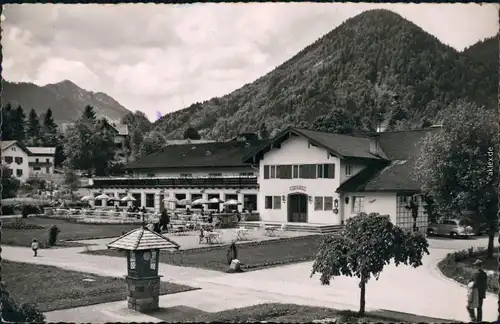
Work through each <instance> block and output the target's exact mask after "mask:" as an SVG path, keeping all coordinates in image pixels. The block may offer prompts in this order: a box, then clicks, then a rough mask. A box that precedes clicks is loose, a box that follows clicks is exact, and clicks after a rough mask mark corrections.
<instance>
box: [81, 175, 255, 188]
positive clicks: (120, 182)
mask: <svg viewBox="0 0 500 324" xmlns="http://www.w3.org/2000/svg"><path fill="white" fill-rule="evenodd" d="M92 180H93V181H92V182H93V183H92V184H89V186H88V188H146V187H148V188H150V187H160V188H161V187H165V188H236V189H243V188H258V183H257V177H196V178H195V177H184V178H183V177H176V178H166V177H165V178H160V177H157V178H125V177H107V178H93V179H92Z"/></svg>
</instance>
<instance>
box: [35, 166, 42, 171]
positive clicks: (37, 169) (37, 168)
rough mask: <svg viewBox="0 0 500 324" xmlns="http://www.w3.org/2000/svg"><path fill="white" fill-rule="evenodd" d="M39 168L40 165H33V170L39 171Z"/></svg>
mask: <svg viewBox="0 0 500 324" xmlns="http://www.w3.org/2000/svg"><path fill="white" fill-rule="evenodd" d="M41 169H42V168H41V167H39V166H36V167H33V170H35V171H40V170H41Z"/></svg>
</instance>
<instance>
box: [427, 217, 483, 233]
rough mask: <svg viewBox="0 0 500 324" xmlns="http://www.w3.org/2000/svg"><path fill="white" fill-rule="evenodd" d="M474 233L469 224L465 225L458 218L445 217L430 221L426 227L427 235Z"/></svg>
mask: <svg viewBox="0 0 500 324" xmlns="http://www.w3.org/2000/svg"><path fill="white" fill-rule="evenodd" d="M475 234H476V233H475V232H474V229H473V228H472V227H471V226H468V225H465V224H463V223H462V222H460V220H458V219H445V220H441V221H438V222H436V223H431V224H429V226H428V227H427V235H429V236H430V235H443V236H451V237H471V236H474V235H475Z"/></svg>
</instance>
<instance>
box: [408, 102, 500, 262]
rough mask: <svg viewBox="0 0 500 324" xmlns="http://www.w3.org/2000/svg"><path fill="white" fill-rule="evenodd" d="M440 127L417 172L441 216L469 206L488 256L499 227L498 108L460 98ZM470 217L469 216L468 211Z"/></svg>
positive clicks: (422, 153) (429, 139) (464, 211)
mask: <svg viewBox="0 0 500 324" xmlns="http://www.w3.org/2000/svg"><path fill="white" fill-rule="evenodd" d="M441 117H442V118H443V119H442V121H443V122H442V125H443V126H442V128H441V129H437V130H435V131H433V132H431V133H429V134H428V135H427V136H426V137H425V138H424V139H423V143H422V146H421V151H420V154H419V156H418V159H417V162H416V165H415V170H414V174H415V178H416V179H417V180H418V181H419V182H420V183H421V186H422V190H423V191H424V193H425V194H427V195H429V196H431V197H432V199H433V200H434V202H435V208H436V210H437V212H438V213H439V214H440V215H441V216H443V217H456V216H457V215H463V216H465V214H469V212H471V211H472V212H473V214H474V215H475V216H474V223H475V224H486V225H487V226H488V229H489V230H488V237H489V240H488V256H489V257H492V256H493V242H494V235H495V230H496V228H497V221H498V219H497V211H498V207H497V206H498V186H499V177H498V174H496V172H498V171H497V170H498V159H494V158H493V155H494V154H498V153H495V152H500V147H499V140H498V137H499V134H500V129H499V126H498V118H499V117H498V113H496V112H495V111H493V110H487V109H484V108H482V107H478V106H477V105H475V104H473V103H470V102H467V101H464V100H460V101H457V102H456V103H454V104H453V105H450V106H449V107H448V108H447V109H446V110H445V111H444V112H443V114H442V116H441ZM468 217H469V216H468Z"/></svg>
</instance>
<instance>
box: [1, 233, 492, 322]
mask: <svg viewBox="0 0 500 324" xmlns="http://www.w3.org/2000/svg"><path fill="white" fill-rule="evenodd" d="M449 242H450V241H442V242H441V241H433V242H432V243H431V246H434V248H432V249H431V255H430V256H426V257H425V258H424V265H423V266H421V267H419V268H416V269H414V268H410V267H406V266H399V267H397V268H396V267H395V266H393V265H389V266H387V267H386V268H385V269H384V272H383V273H382V275H381V277H380V279H379V280H378V281H376V280H375V279H372V280H370V282H369V283H368V285H367V292H366V294H367V296H366V297H367V307H368V308H369V309H372V310H374V309H387V310H394V311H399V312H406V313H413V314H419V315H425V316H429V317H437V318H444V319H455V320H459V321H468V316H467V312H466V310H465V300H466V297H465V296H466V290H465V288H464V287H462V286H460V285H459V284H457V283H456V282H454V281H452V280H450V279H448V278H446V277H444V276H443V275H442V274H441V273H440V272H439V270H438V269H437V268H436V264H437V262H438V261H439V260H441V259H442V258H443V257H444V256H445V255H446V253H450V252H452V249H463V248H464V247H467V246H471V245H475V246H484V245H485V242H484V240H474V241H467V242H459V241H457V242H458V243H453V242H452V243H449ZM461 245H464V247H462V246H461ZM453 246H455V248H453ZM82 250H83V249H82V248H80V247H78V248H66V249H57V250H56V249H54V250H42V251H41V256H40V257H38V258H33V257H32V252H31V250H29V249H28V248H22V247H9V246H5V247H3V250H2V257H3V258H5V259H7V260H12V261H20V262H30V263H37V264H46V265H53V266H58V267H61V268H65V269H70V270H76V271H83V272H89V273H94V274H98V275H106V276H114V277H120V276H123V275H124V273H125V260H124V259H123V258H116V257H107V256H95V255H88V254H79V253H78V252H81V251H82ZM311 265H312V262H305V263H299V264H293V265H288V266H284V267H277V268H270V269H265V270H259V271H252V272H247V273H241V274H223V273H220V272H216V271H209V270H203V269H196V268H187V267H177V266H172V265H167V264H161V266H160V274H161V275H163V276H164V277H163V278H162V280H167V281H172V282H175V283H179V284H185V285H190V286H194V287H200V288H202V290H197V291H189V292H183V293H178V294H174V295H166V296H162V297H160V306H161V307H172V306H176V305H184V306H189V307H194V308H197V309H200V310H204V311H211V312H213V311H221V310H225V309H232V308H238V307H245V306H251V305H255V304H259V303H264V302H281V303H296V304H303V305H311V306H323V307H332V308H337V309H352V310H357V309H358V305H359V288H358V282H357V280H355V279H354V278H347V277H340V278H336V279H334V280H333V281H332V283H331V285H330V286H321V285H320V283H319V278H318V277H317V276H315V277H313V278H309V275H310V271H311ZM496 303H497V298H496V296H494V295H493V294H490V295H489V296H488V297H487V298H486V300H485V303H484V310H483V312H484V319H485V320H494V319H496V316H497V304H496ZM75 318H78V319H79V321H85V322H100V323H101V322H107V321H159V320H158V319H156V318H152V317H150V316H146V315H142V314H136V313H133V314H132V313H130V312H129V311H128V310H127V309H126V303H125V302H115V303H107V304H100V305H95V306H87V307H80V308H74V309H70V310H61V311H54V312H49V313H47V320H48V321H54V322H56V321H74V319H75Z"/></svg>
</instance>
